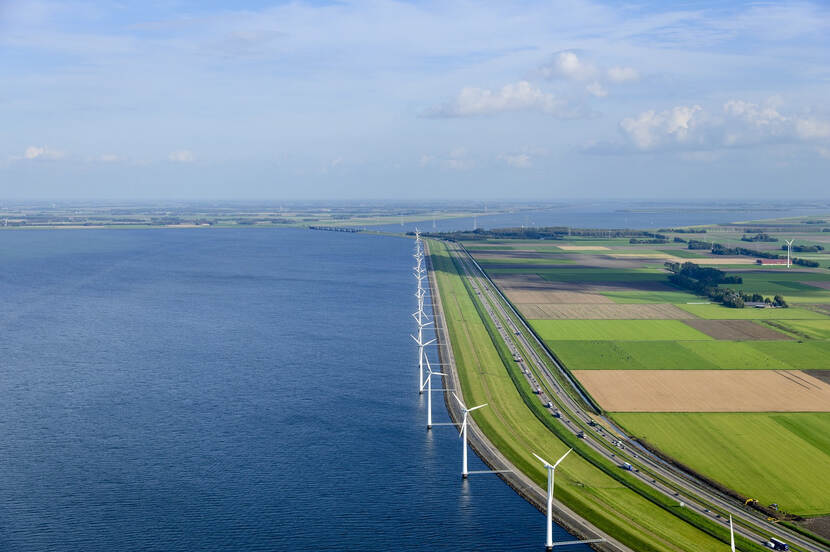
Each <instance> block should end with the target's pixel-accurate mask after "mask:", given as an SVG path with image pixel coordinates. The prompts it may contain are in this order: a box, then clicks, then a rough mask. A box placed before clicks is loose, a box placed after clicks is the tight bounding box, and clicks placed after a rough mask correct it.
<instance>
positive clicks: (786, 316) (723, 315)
mask: <svg viewBox="0 0 830 552" xmlns="http://www.w3.org/2000/svg"><path fill="white" fill-rule="evenodd" d="M828 295H830V294H828ZM678 306H679V307H680V308H681V309H683V310H685V311H687V312H690V313H691V314H693V315H695V316H699V317H700V318H707V319H710V320H816V319H827V320H830V318H828V317H827V316H824V315H823V314H821V313H818V312H815V311H811V310H807V309H803V308H798V307H790V308H788V309H753V308H743V309H730V308H729V307H724V306H723V305H719V304H717V303H709V304H708V305H700V304H698V305H688V304H687V305H678Z"/></svg>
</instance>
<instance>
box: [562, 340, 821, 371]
mask: <svg viewBox="0 0 830 552" xmlns="http://www.w3.org/2000/svg"><path fill="white" fill-rule="evenodd" d="M549 346H550V348H551V350H552V351H553V352H554V353H556V356H557V357H558V358H559V359H560V360H561V361H562V362H563V363H564V364H565V366H567V367H568V368H569V369H571V370H811V369H830V363H829V362H827V359H828V358H830V342H825V341H819V342H811V343H798V342H797V341H783V342H782V341H551V342H549Z"/></svg>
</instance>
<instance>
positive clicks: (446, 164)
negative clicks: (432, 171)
mask: <svg viewBox="0 0 830 552" xmlns="http://www.w3.org/2000/svg"><path fill="white" fill-rule="evenodd" d="M419 164H420V166H421V167H439V168H442V169H450V170H453V171H465V170H469V169H472V168H474V167H475V166H476V162H475V159H473V158H471V157H470V155H469V153H468V152H467V148H453V149H452V150H450V151H449V153H447V154H445V155H442V156H437V155H427V154H423V155H421V159H420V161H419Z"/></svg>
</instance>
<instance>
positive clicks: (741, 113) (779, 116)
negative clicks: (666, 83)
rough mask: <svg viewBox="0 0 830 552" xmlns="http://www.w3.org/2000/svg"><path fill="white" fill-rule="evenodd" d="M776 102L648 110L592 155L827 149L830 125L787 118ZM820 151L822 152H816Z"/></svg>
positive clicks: (623, 125) (817, 120) (627, 122)
mask: <svg viewBox="0 0 830 552" xmlns="http://www.w3.org/2000/svg"><path fill="white" fill-rule="evenodd" d="M780 103H781V102H780V101H779V100H777V99H775V98H772V99H770V100H768V101H766V102H764V103H763V104H758V103H753V102H748V101H744V100H730V101H728V102H726V103H724V104H723V106H722V109H721V111H720V112H718V111H717V110H715V111H712V110H708V111H707V110H704V108H703V107H701V106H699V105H692V106H682V105H681V106H676V107H673V108H671V109H667V110H664V111H660V112H658V111H656V110H649V111H644V112H642V113H640V114H639V115H637V116H635V117H626V118H624V119H623V120H622V121H620V124H619V130H620V133H621V135H622V138H623V141H622V142H621V143H615V144H607V143H606V144H595V145H592V146H590V147H588V148H587V150H588V151H594V152H624V151H632V150H633V151H659V150H666V149H673V150H678V151H686V152H689V151H717V150H722V149H726V148H735V147H750V146H759V145H764V144H767V145H769V144H799V143H800V144H808V143H813V144H816V143H818V145H820V146H821V147H827V145H828V139H830V120H827V119H822V118H819V117H816V116H814V115H795V114H788V113H786V112H785V111H784V110H783V109H782V108H781V107H780ZM818 151H819V152H820V150H818Z"/></svg>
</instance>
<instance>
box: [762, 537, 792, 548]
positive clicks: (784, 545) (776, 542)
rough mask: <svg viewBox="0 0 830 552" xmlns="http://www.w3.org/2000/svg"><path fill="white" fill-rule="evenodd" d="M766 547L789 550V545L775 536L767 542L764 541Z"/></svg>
mask: <svg viewBox="0 0 830 552" xmlns="http://www.w3.org/2000/svg"><path fill="white" fill-rule="evenodd" d="M764 545H765V546H766V547H767V548H772V549H773V550H789V549H790V545H789V544H787V543H786V542H784V541H780V540H778V539H776V538H770V540H768V541H767V542H765V543H764Z"/></svg>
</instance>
